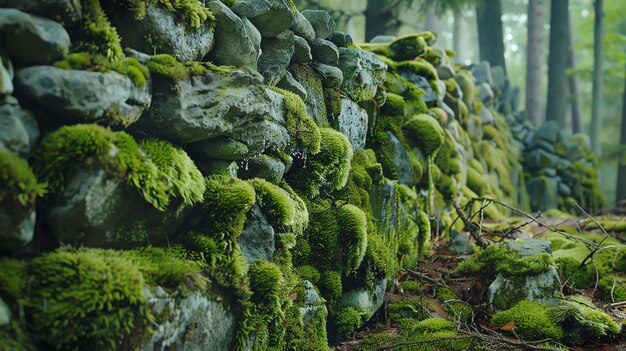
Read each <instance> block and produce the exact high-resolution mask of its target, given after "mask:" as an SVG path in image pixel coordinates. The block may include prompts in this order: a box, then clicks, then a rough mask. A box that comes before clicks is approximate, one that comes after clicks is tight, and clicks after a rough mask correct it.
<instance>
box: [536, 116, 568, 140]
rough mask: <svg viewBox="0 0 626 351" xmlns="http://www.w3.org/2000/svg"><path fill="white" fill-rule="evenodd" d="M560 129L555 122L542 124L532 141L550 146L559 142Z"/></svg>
mask: <svg viewBox="0 0 626 351" xmlns="http://www.w3.org/2000/svg"><path fill="white" fill-rule="evenodd" d="M560 130H561V128H560V127H559V124H558V123H557V122H556V121H548V122H545V123H543V124H542V125H541V126H540V127H539V129H537V131H536V132H535V136H534V138H533V141H537V140H543V141H546V142H548V143H551V144H555V143H556V142H557V141H559V132H560Z"/></svg>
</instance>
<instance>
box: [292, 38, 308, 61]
mask: <svg viewBox="0 0 626 351" xmlns="http://www.w3.org/2000/svg"><path fill="white" fill-rule="evenodd" d="M293 39H294V42H293V44H294V52H293V56H292V57H291V63H309V62H311V61H313V55H312V54H311V46H309V43H307V41H306V40H305V39H304V38H302V37H299V36H297V35H295V36H294V38H293Z"/></svg>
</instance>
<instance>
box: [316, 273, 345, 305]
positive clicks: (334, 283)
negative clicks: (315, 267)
mask: <svg viewBox="0 0 626 351" xmlns="http://www.w3.org/2000/svg"><path fill="white" fill-rule="evenodd" d="M318 286H319V288H320V292H321V293H322V295H323V296H324V298H325V299H326V300H328V301H331V302H334V301H336V300H337V299H338V298H339V297H340V296H341V293H342V292H343V284H342V283H341V273H339V272H335V271H325V272H322V275H321V277H320V281H319V284H318Z"/></svg>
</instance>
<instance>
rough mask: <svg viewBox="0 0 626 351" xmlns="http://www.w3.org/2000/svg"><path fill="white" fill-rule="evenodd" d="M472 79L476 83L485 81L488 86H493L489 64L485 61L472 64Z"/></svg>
mask: <svg viewBox="0 0 626 351" xmlns="http://www.w3.org/2000/svg"><path fill="white" fill-rule="evenodd" d="M472 74H473V75H474V81H475V84H476V85H480V84H482V83H487V84H488V85H489V86H490V87H494V82H493V77H492V75H491V65H490V64H489V62H487V61H483V62H481V63H479V64H477V65H475V66H474V68H473V69H472Z"/></svg>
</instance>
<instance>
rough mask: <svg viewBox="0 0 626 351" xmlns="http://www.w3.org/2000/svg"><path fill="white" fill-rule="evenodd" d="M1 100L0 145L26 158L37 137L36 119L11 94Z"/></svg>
mask: <svg viewBox="0 0 626 351" xmlns="http://www.w3.org/2000/svg"><path fill="white" fill-rule="evenodd" d="M2 100H3V101H2V102H0V145H2V146H4V148H5V149H7V150H9V151H11V152H13V153H15V154H17V155H19V156H20V157H24V158H28V157H29V155H30V152H31V150H32V148H33V147H34V146H35V143H36V142H37V140H38V139H39V126H38V125H37V121H36V120H35V118H34V117H33V115H32V114H31V113H30V112H28V111H27V110H24V109H23V108H22V107H21V106H20V105H19V103H18V102H17V100H16V99H15V98H13V97H12V96H7V97H6V98H4V99H2Z"/></svg>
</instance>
